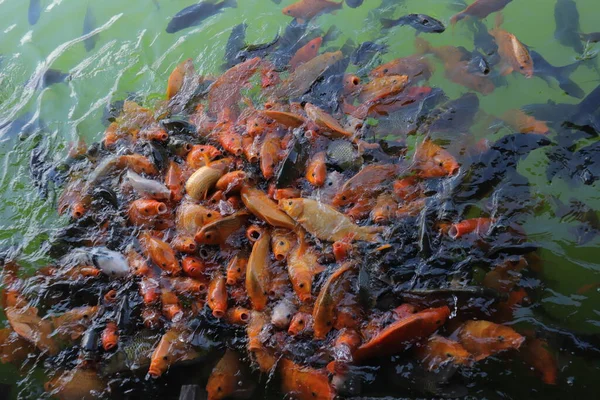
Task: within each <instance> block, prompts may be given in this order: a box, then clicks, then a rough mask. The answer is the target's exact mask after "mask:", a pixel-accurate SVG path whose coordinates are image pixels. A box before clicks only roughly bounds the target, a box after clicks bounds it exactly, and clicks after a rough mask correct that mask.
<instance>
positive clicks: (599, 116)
mask: <svg viewBox="0 0 600 400" xmlns="http://www.w3.org/2000/svg"><path fill="white" fill-rule="evenodd" d="M561 1H562V0H561ZM29 3H30V1H26V0H0V11H1V15H2V18H0V127H2V128H1V129H0V161H1V167H0V199H1V201H0V249H3V250H4V249H12V251H13V253H14V252H16V254H18V255H17V259H18V261H19V264H21V265H22V266H23V267H24V269H25V270H26V271H28V272H30V273H32V272H33V271H34V270H35V269H37V268H39V267H42V266H45V265H47V264H48V263H51V262H52V259H51V257H49V255H48V254H47V247H45V246H44V243H45V242H46V241H47V240H48V238H49V237H50V236H51V235H52V234H53V232H55V231H57V230H58V229H59V228H60V227H62V226H65V225H66V224H68V222H69V221H68V217H66V216H62V217H61V216H59V215H58V214H57V213H56V202H57V198H58V196H59V195H60V192H61V189H60V188H54V185H52V184H50V187H49V189H48V191H47V193H44V192H45V190H44V189H43V188H42V189H41V188H40V186H39V185H36V182H39V181H40V180H41V179H40V176H36V175H35V173H33V174H32V172H31V168H30V165H31V159H32V151H34V152H35V150H36V149H37V150H39V149H40V147H39V146H38V145H39V144H40V143H43V145H44V147H43V148H44V149H47V153H45V154H44V156H45V157H47V158H48V159H50V160H53V161H60V160H62V159H64V158H65V157H66V155H67V152H68V149H69V147H70V146H71V145H72V144H73V143H77V142H78V141H80V140H84V141H85V142H86V143H88V144H91V143H94V142H98V141H100V140H101V139H102V138H103V135H104V131H105V129H106V128H105V126H104V125H103V123H102V122H103V121H102V120H103V114H104V111H105V109H106V107H107V105H109V104H110V103H111V102H114V101H117V100H124V99H126V98H136V99H139V102H140V103H141V104H145V105H153V104H155V103H156V102H157V101H158V100H160V99H162V98H164V93H165V89H166V86H167V79H168V77H169V75H170V73H171V71H172V70H173V69H174V68H175V67H176V66H177V65H178V64H179V63H181V62H182V61H184V60H185V59H187V58H191V59H192V60H193V63H194V66H195V68H196V71H197V72H198V73H199V74H200V75H203V76H206V77H217V76H219V75H221V74H222V73H223V68H222V65H223V63H224V53H225V48H226V44H227V41H228V38H229V36H230V33H231V30H232V28H233V27H234V26H236V25H238V24H241V23H245V24H247V29H246V42H247V43H265V42H269V41H271V40H272V39H273V38H274V37H275V36H276V34H277V33H278V32H279V33H283V32H284V29H285V28H286V26H287V25H288V24H289V23H290V21H291V20H292V18H290V17H289V16H286V15H283V14H282V12H281V10H282V8H283V7H285V6H288V5H290V4H291V3H293V1H290V0H282V1H278V2H276V1H272V0H238V1H237V7H235V8H234V7H231V8H225V9H223V10H222V12H221V13H218V14H216V15H213V16H210V17H209V18H207V19H206V20H205V21H203V22H202V23H201V24H200V25H197V26H192V27H189V28H187V29H183V30H180V31H178V32H175V33H167V32H166V28H167V25H168V23H169V21H170V20H171V18H172V17H173V16H174V15H175V14H176V13H177V12H179V11H180V10H181V9H183V8H185V7H187V6H189V5H191V4H193V3H194V2H193V1H191V0H153V1H150V0H128V1H122V0H119V1H118V0H102V1H91V0H39V1H37V2H36V1H31V3H34V4H33V7H34V8H35V6H36V4H35V3H39V5H38V7H39V18H36V15H35V14H36V13H35V10H33V12H32V10H31V9H30V6H31V5H30V4H29ZM276 3H280V4H276ZM467 3H471V1H470V0H469V1H467ZM575 4H576V6H577V9H578V10H579V19H580V21H579V23H580V28H581V32H585V33H587V32H594V31H598V30H599V25H598V16H599V15H600V3H599V2H598V1H597V0H575ZM464 7H465V4H464V2H462V1H461V0H405V1H402V0H397V1H393V0H392V1H390V0H384V1H383V5H382V1H381V0H365V1H364V2H363V4H362V5H361V6H360V7H358V8H350V7H348V6H346V5H344V7H342V9H340V10H337V11H335V12H332V13H326V14H323V15H320V16H318V17H316V18H314V19H313V20H311V21H310V24H309V27H308V32H317V30H319V29H320V30H321V31H322V32H327V31H328V30H329V29H330V28H331V27H333V26H335V27H336V30H337V31H339V35H338V36H337V37H336V38H334V39H333V40H331V41H329V42H328V43H326V44H324V45H323V47H322V49H338V48H340V47H342V46H343V45H344V44H348V43H351V44H353V45H354V46H357V45H358V44H360V43H363V42H366V41H373V42H376V43H377V44H381V45H386V46H387V51H386V52H382V53H380V54H378V55H376V56H375V58H374V59H373V61H372V64H371V67H375V66H377V65H379V64H381V63H384V62H388V61H391V60H393V59H395V58H398V57H405V56H408V55H411V54H414V53H415V41H416V40H417V39H418V40H420V39H425V40H427V41H429V42H430V43H431V45H432V46H435V47H438V46H444V45H451V46H464V48H466V49H468V51H471V50H472V49H473V48H474V30H473V29H472V28H473V25H472V23H470V22H469V21H468V20H463V21H459V22H458V23H457V24H456V26H451V25H450V18H451V17H452V16H453V15H454V14H456V13H457V12H459V11H460V10H462V9H463V8H464ZM377 9H379V11H378V10H377ZM382 10H383V11H382ZM410 13H423V14H427V15H430V16H432V17H434V18H437V19H439V20H441V21H442V22H443V23H444V24H445V25H447V29H446V31H445V32H444V33H442V34H435V33H420V34H419V35H415V32H416V31H415V29H413V28H412V27H410V26H397V27H393V28H391V29H388V30H382V27H381V24H380V23H379V19H380V18H381V17H383V16H385V17H390V18H392V17H395V18H397V17H399V16H402V15H406V14H410ZM495 15H496V14H491V15H490V16H489V17H487V18H486V19H484V20H482V22H483V23H484V24H485V26H486V27H487V28H488V29H492V28H493V27H494V25H495ZM502 15H503V17H504V21H503V24H502V28H503V29H505V30H507V31H508V32H511V33H513V34H514V35H516V37H517V38H518V39H519V40H520V41H521V42H522V43H524V44H526V45H527V46H528V48H529V49H530V50H532V51H535V52H537V53H539V54H540V55H542V56H543V58H545V59H546V60H547V61H548V62H549V63H550V64H552V65H554V66H566V65H570V64H573V63H576V62H579V63H580V64H581V65H579V66H578V67H577V68H576V69H574V71H569V72H571V73H570V79H571V80H572V81H573V82H574V83H575V84H576V85H577V86H579V87H580V88H581V90H582V94H584V95H588V94H590V93H592V91H593V90H594V89H595V88H596V87H597V86H598V85H599V84H600V66H599V63H598V59H597V58H593V57H592V56H593V54H594V52H595V51H598V50H600V44H597V45H594V44H593V43H587V44H586V43H585V42H582V46H583V50H584V51H585V54H583V57H582V54H578V53H577V52H576V51H575V50H574V49H573V48H572V47H567V46H564V45H562V44H561V43H560V41H559V40H557V39H556V38H555V30H556V28H557V27H556V23H555V0H528V1H525V0H513V1H512V2H510V3H509V4H508V5H507V6H506V7H505V9H504V10H503V12H502ZM84 21H87V24H86V23H85V22H84ZM32 22H35V23H32ZM84 24H85V25H87V27H88V28H90V29H85V28H84ZM84 31H85V32H84ZM348 40H351V42H349V41H348ZM92 45H93V46H92ZM86 47H88V48H89V50H88V49H86ZM322 51H323V50H322ZM330 51H334V50H330ZM429 57H430V58H431V60H432V62H433V64H434V66H435V68H434V72H433V75H432V76H431V78H430V79H429V80H428V81H427V82H426V85H427V86H431V87H434V88H439V89H441V90H443V92H444V93H445V95H446V96H447V98H448V99H451V100H452V99H457V98H459V97H460V96H462V95H463V94H464V93H467V92H469V90H468V89H467V88H465V87H464V86H461V85H458V84H456V83H454V82H451V81H450V80H449V79H448V78H447V76H446V74H445V73H444V65H443V63H442V62H440V61H439V60H437V59H436V58H435V57H433V56H429ZM582 58H584V59H585V60H581V59H582ZM588 58H589V59H588ZM536 65H540V64H536ZM371 67H369V68H371ZM49 70H52V71H60V73H63V74H65V75H64V76H61V75H60V73H59V72H55V73H54V75H52V76H50V75H49V74H48V71H49ZM365 71H367V72H366V73H365ZM348 72H351V73H355V74H358V75H359V76H360V77H361V79H365V78H367V73H368V69H367V70H363V71H361V70H360V68H359V67H358V66H355V65H352V64H351V65H350V67H349V68H348ZM44 76H45V79H46V84H43V82H42V81H43V79H42V77H44ZM52 78H55V79H57V80H59V82H57V83H54V84H48V83H49V80H52ZM497 82H498V83H499V84H498V85H496V86H497V87H496V88H495V90H494V91H493V93H491V94H488V95H482V94H478V97H479V112H478V114H477V115H476V119H475V122H474V123H473V124H472V126H471V127H467V129H465V130H462V131H459V132H452V135H448V134H445V136H444V137H443V139H444V140H445V141H446V143H449V145H448V146H447V147H448V148H449V149H451V148H452V146H453V143H454V144H456V143H459V145H458V146H456V148H460V146H464V145H465V143H473V144H474V143H477V142H478V141H479V140H480V139H487V140H488V141H489V142H490V143H493V142H496V141H497V140H499V139H500V138H501V137H503V136H505V135H508V134H510V133H512V132H513V130H512V129H511V128H509V127H508V126H507V125H506V124H504V123H503V122H502V121H501V120H499V119H498V117H501V116H502V115H504V114H505V112H507V110H513V109H519V108H520V109H523V110H532V109H534V108H532V107H528V106H530V105H532V104H547V103H549V102H554V103H557V104H569V105H577V104H579V103H580V102H581V97H582V96H578V97H580V98H577V96H575V95H574V94H573V93H570V94H567V93H565V91H564V90H563V89H561V88H560V87H559V85H558V82H557V81H556V80H554V79H549V82H546V81H545V80H544V79H541V78H540V76H539V74H538V73H537V72H534V76H533V77H532V78H530V79H526V78H525V77H524V76H523V75H521V74H518V73H513V74H510V75H508V76H506V77H498V81H497ZM423 84H424V83H421V85H423ZM599 99H600V96H597V97H596V98H595V104H596V107H587V108H585V110H592V111H591V112H592V114H590V115H584V116H581V117H582V118H583V119H585V121H587V122H589V121H591V122H590V123H589V124H588V125H589V126H587V127H585V128H581V127H580V128H578V129H577V128H573V129H566V128H565V125H564V124H563V125H562V126H561V123H563V122H565V121H564V120H563V119H562V118H563V117H565V116H564V114H561V112H560V111H557V109H555V108H551V107H547V108H546V109H544V110H543V112H544V116H540V117H538V119H540V120H545V119H546V120H548V119H549V117H550V118H553V119H554V121H552V123H549V126H550V132H549V133H548V135H547V137H548V138H549V139H550V140H551V141H552V143H551V144H550V145H549V146H546V147H545V148H538V149H535V150H533V151H532V152H531V153H530V154H528V156H527V157H523V158H521V159H520V160H519V162H518V164H517V166H516V172H517V174H518V176H519V177H520V178H519V179H521V178H523V179H524V181H525V182H528V187H529V193H528V194H527V196H528V198H527V207H526V209H525V210H524V211H522V212H521V214H520V215H519V217H518V222H519V225H520V226H521V227H522V229H523V230H524V231H525V232H526V234H527V238H528V242H529V243H532V244H533V245H534V246H535V247H536V248H537V250H536V252H535V254H536V257H537V263H536V264H537V265H538V268H537V269H536V273H535V274H530V275H528V276H526V277H524V278H523V280H522V281H521V283H520V285H521V286H522V287H525V288H526V289H527V290H528V291H529V292H530V296H531V301H530V303H528V304H523V305H521V306H520V307H519V308H518V311H517V312H515V315H514V318H513V319H512V320H510V321H508V322H507V323H508V324H509V325H512V326H516V327H519V329H522V330H523V331H527V330H536V329H537V330H540V329H541V330H544V331H547V332H553V333H551V334H548V335H547V336H548V342H549V344H550V346H551V347H553V349H554V350H555V351H556V354H557V362H558V366H559V368H558V378H557V381H556V385H555V386H553V385H544V384H543V383H542V382H541V381H540V380H539V379H538V378H536V377H535V375H534V374H533V373H531V371H528V368H527V367H526V366H523V363H522V362H521V361H519V360H518V359H517V358H516V357H515V358H514V359H513V358H510V359H508V360H507V359H500V360H499V359H496V358H494V357H492V358H491V359H488V360H486V361H485V362H483V363H482V365H480V366H478V367H477V368H474V369H473V370H470V371H469V372H468V373H463V376H462V377H461V379H462V383H463V384H464V385H465V387H466V388H467V393H468V395H469V396H472V398H490V399H491V398H493V399H496V398H498V399H500V398H510V399H518V398H562V397H564V396H573V397H575V398H578V397H583V396H593V395H594V394H595V393H598V390H600V381H599V380H598V376H599V373H600V352H599V351H600V350H598V349H600V262H599V260H600V247H599V246H600V235H598V233H600V222H599V220H598V213H597V212H596V210H598V209H600V192H599V191H598V185H599V183H598V182H597V181H596V180H594V179H593V177H591V178H590V176H589V175H585V174H586V171H583V172H582V171H581V169H579V170H577V167H573V165H574V164H573V163H570V164H569V163H563V164H560V163H558V164H557V161H556V159H557V157H560V156H559V155H557V154H558V153H557V152H558V151H559V150H560V148H563V147H561V146H562V145H563V143H564V138H565V135H572V138H573V139H569V140H570V142H569V146H564V147H565V148H566V147H568V150H567V151H568V153H569V154H572V153H573V152H576V151H578V150H579V149H581V148H584V147H586V146H590V145H593V144H594V143H596V142H597V136H598V130H594V128H596V129H600V128H598V127H599V125H600V111H598V107H597V106H598V105H600V103H599V101H600V100H599ZM591 100H592V102H594V99H593V98H592V99H591ZM542 108H543V107H538V108H537V109H538V110H541V109H542ZM540 113H542V111H540ZM539 115H541V114H539ZM569 115H570V114H569ZM548 116H549V117H548ZM567 122H572V121H567ZM594 122H595V123H596V125H594ZM581 125H586V124H581ZM574 132H575V133H574ZM418 136H419V135H416V136H415V135H413V136H408V137H407V138H406V143H407V145H408V148H409V151H412V149H413V148H414V146H415V142H416V141H417V140H420V139H419V137H418ZM421 139H422V138H421ZM403 140H404V138H403ZM409 154H412V153H409ZM598 157H600V153H599V152H598V151H597V150H596V152H595V153H594V152H592V153H591V156H588V158H587V159H586V160H585V161H584V163H587V164H586V165H592V166H591V167H590V170H591V169H593V168H595V171H597V170H598V163H600V160H598ZM551 168H555V169H554V170H553V171H554V173H552V174H549V172H548V170H549V169H551ZM570 168H575V169H576V171H575V172H573V170H572V169H570ZM588 172H589V171H588ZM593 172H594V171H592V172H589V173H591V174H592V175H593ZM524 195H525V194H524ZM504 201H508V200H506V198H505V197H503V196H502V194H501V193H500V194H498V193H496V194H495V195H494V194H492V195H490V196H489V197H488V198H486V199H485V200H484V201H482V202H481V203H480V204H479V206H480V207H482V209H485V207H488V208H491V209H493V208H494V207H498V204H497V203H498V202H500V203H502V202H504ZM517 201H518V199H517ZM523 201H524V202H525V199H524V200H523ZM500 206H502V204H500ZM469 216H478V215H477V214H476V215H469ZM15 249H16V250H15ZM468 253H469V251H468V249H467V250H466V252H465V257H467V255H468ZM476 274H477V271H475V272H474V275H476ZM2 323H6V322H5V318H4V317H3V319H2ZM544 328H547V329H544ZM565 337H566V338H567V339H565ZM569 338H575V339H572V340H571V339H569ZM580 340H581V341H585V342H586V343H591V344H592V345H593V346H598V347H595V348H594V349H586V348H585V347H582V345H579V347H578V345H577V343H579V341H580ZM400 358H402V357H400ZM394 362H395V363H396V364H395V365H396V372H397V373H398V376H402V377H404V378H403V379H406V380H408V381H410V382H411V384H407V387H408V388H402V385H398V386H393V387H392V386H389V387H383V386H377V382H379V381H377V380H375V382H376V383H373V385H372V386H371V387H369V384H368V383H367V384H364V386H365V395H368V396H374V397H376V396H379V395H381V396H392V397H397V398H407V397H411V396H414V397H423V396H424V397H428V396H430V397H436V394H432V393H427V392H426V391H425V392H419V391H415V390H414V388H410V387H409V386H411V385H415V380H414V379H412V378H411V377H410V374H411V372H410V371H411V368H412V364H410V363H408V364H403V363H404V362H405V360H403V359H401V360H396V361H394ZM387 368H392V367H391V366H387ZM362 373H364V374H365V375H370V372H369V371H363V372H362ZM374 375H376V374H374ZM167 379H170V381H168V382H171V381H173V382H172V383H170V384H171V385H172V386H169V385H167V384H165V382H167V381H157V382H148V381H147V382H146V383H139V384H140V385H149V386H148V387H152V388H153V389H152V390H156V393H160V396H165V394H166V393H168V394H169V395H170V396H172V397H174V398H176V397H177V396H178V393H179V386H178V385H179V384H180V382H179V383H178V381H177V379H175V377H173V376H170V377H168V378H167ZM199 380H200V379H199ZM367 381H369V379H367ZM43 382H44V376H43V368H41V367H40V368H34V369H32V370H27V371H19V369H18V368H16V367H14V366H12V365H10V364H3V365H0V383H1V384H2V385H3V386H2V388H1V389H2V390H0V392H6V393H10V395H9V397H8V398H15V399H16V398H21V399H34V398H39V397H40V396H42V394H41V393H42V386H41V383H43ZM260 382H261V385H262V383H264V382H265V379H264V377H263V378H262V380H261V381H260ZM384 382H386V384H388V383H387V382H389V379H387V380H384ZM198 383H199V384H200V385H202V386H203V385H204V382H202V381H200V382H198ZM416 385H421V384H420V383H418V380H417V383H416ZM423 385H424V384H423ZM132 386H133V384H132ZM5 388H6V390H5ZM170 388H172V389H170ZM152 390H150V389H148V390H147V391H146V392H145V393H146V396H148V398H152V396H153V395H152ZM270 392H273V393H275V394H273V393H271V394H265V397H266V398H281V395H280V394H278V392H277V390H272V391H271V390H268V391H267V393H270ZM438 395H441V394H438ZM115 396H116V395H115ZM119 396H124V397H127V394H126V393H120V394H119ZM156 396H159V395H158V394H156ZM0 398H4V397H3V393H0ZM132 398H135V396H134V397H132ZM157 398H158V397H157Z"/></svg>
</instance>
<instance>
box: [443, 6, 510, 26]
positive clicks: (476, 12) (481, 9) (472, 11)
mask: <svg viewBox="0 0 600 400" xmlns="http://www.w3.org/2000/svg"><path fill="white" fill-rule="evenodd" d="M511 1H512V0H476V1H475V2H474V3H473V4H471V5H469V6H468V7H467V8H465V9H464V10H463V11H461V12H459V13H458V14H456V15H454V16H453V17H452V18H450V23H451V24H452V25H454V24H456V23H457V22H458V21H460V20H461V19H464V18H466V17H475V18H480V19H483V18H486V17H487V16H488V15H490V14H491V13H493V12H496V11H500V10H502V9H503V8H504V7H505V6H506V5H507V4H508V3H510V2H511Z"/></svg>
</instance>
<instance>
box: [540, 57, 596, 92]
mask: <svg viewBox="0 0 600 400" xmlns="http://www.w3.org/2000/svg"><path fill="white" fill-rule="evenodd" d="M529 54H531V59H532V61H533V73H534V75H535V76H537V77H539V78H541V79H543V80H544V81H546V82H547V83H549V82H550V80H551V79H554V80H556V82H558V86H559V87H560V88H561V89H562V90H564V91H565V93H566V94H568V95H569V96H572V97H575V98H578V99H582V98H583V96H585V92H584V91H583V89H582V88H581V87H579V85H578V84H577V83H575V82H574V81H573V80H571V78H570V76H571V74H572V73H573V72H575V71H576V70H577V68H579V66H580V65H581V62H579V61H576V62H574V63H572V64H569V65H565V66H562V67H555V66H554V65H552V64H550V63H549V62H548V61H546V59H545V58H544V57H543V56H542V55H541V54H540V53H538V52H536V51H534V50H530V52H529Z"/></svg>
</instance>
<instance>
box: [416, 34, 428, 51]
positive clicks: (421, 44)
mask: <svg viewBox="0 0 600 400" xmlns="http://www.w3.org/2000/svg"><path fill="white" fill-rule="evenodd" d="M415 49H416V50H417V54H426V53H429V52H430V51H431V45H430V44H429V42H428V41H427V40H425V39H423V38H421V37H417V38H416V39H415Z"/></svg>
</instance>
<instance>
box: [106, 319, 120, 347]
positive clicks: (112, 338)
mask: <svg viewBox="0 0 600 400" xmlns="http://www.w3.org/2000/svg"><path fill="white" fill-rule="evenodd" d="M118 343H119V328H118V327H117V324H116V323H114V322H112V321H110V322H109V323H107V324H106V327H105V328H104V331H102V348H104V350H106V351H111V350H113V349H114V348H115V347H117V344H118Z"/></svg>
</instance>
